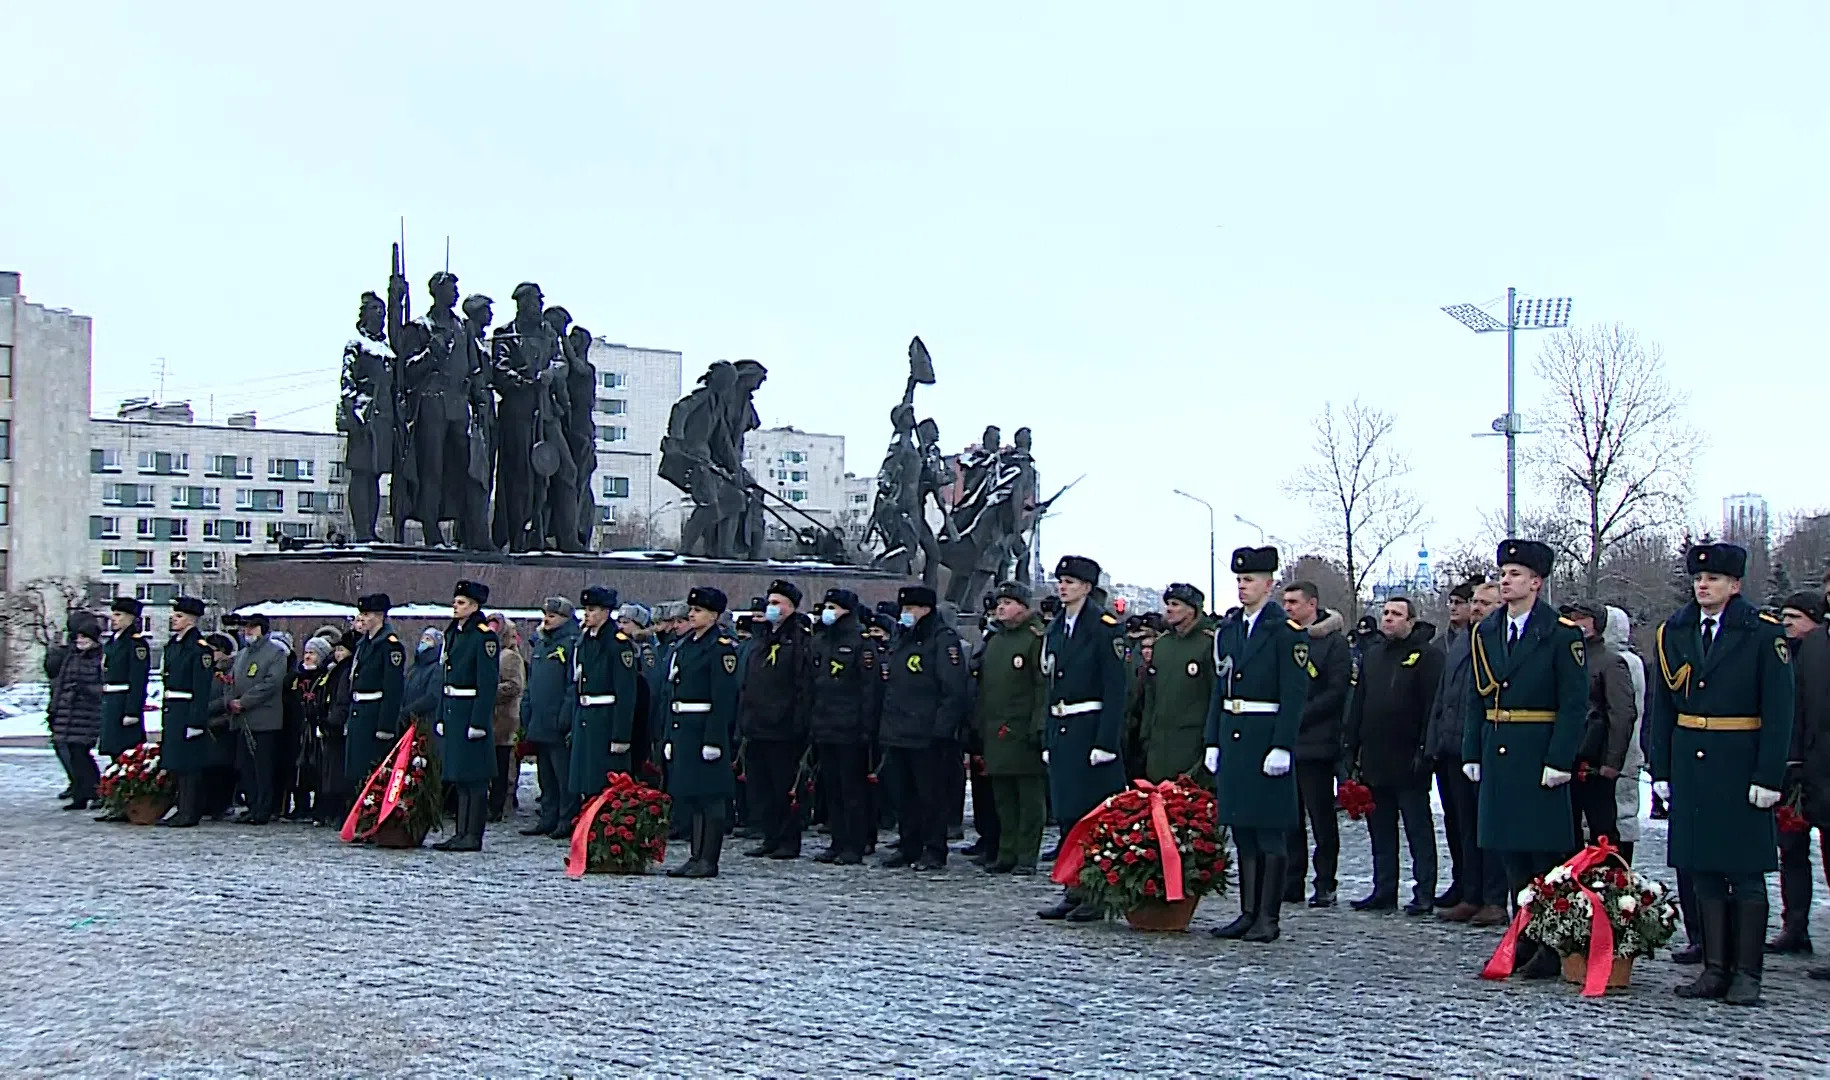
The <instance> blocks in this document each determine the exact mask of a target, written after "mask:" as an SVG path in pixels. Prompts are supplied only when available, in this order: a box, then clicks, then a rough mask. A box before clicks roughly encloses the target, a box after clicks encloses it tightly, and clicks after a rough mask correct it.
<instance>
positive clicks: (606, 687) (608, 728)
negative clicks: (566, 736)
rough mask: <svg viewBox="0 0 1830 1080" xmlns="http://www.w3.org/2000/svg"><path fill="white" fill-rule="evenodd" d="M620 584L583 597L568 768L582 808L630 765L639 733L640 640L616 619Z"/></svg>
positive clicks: (573, 796) (573, 802) (572, 809)
mask: <svg viewBox="0 0 1830 1080" xmlns="http://www.w3.org/2000/svg"><path fill="white" fill-rule="evenodd" d="M616 600H617V596H616V590H615V589H609V588H605V587H604V586H602V585H593V586H591V587H590V588H588V589H586V590H585V591H584V592H583V593H582V594H581V595H580V597H579V607H580V608H581V609H582V610H583V612H584V620H583V621H584V630H583V632H582V633H580V634H579V635H578V650H577V656H576V657H575V659H574V662H573V665H572V688H573V692H574V693H576V694H577V695H578V701H577V707H576V708H574V709H573V710H572V761H571V764H570V766H568V768H567V770H566V775H567V778H568V779H567V792H568V793H569V795H570V802H569V806H568V808H567V811H566V816H567V817H568V818H570V817H572V816H573V815H575V814H577V813H578V811H579V810H580V809H581V808H582V807H583V805H584V803H585V802H586V801H588V800H589V799H591V798H592V797H593V796H595V795H597V793H598V792H600V791H602V790H604V785H606V784H608V783H609V782H610V774H612V773H627V772H628V771H629V756H630V755H629V751H630V747H631V746H632V745H633V744H632V742H631V740H632V739H634V737H635V683H636V680H637V679H638V678H640V676H638V675H637V674H636V670H635V644H634V642H631V641H630V640H629V635H628V634H625V633H623V632H622V630H621V629H619V628H618V627H617V625H616V624H615V623H614V622H612V621H611V620H610V613H611V612H613V611H615V610H616Z"/></svg>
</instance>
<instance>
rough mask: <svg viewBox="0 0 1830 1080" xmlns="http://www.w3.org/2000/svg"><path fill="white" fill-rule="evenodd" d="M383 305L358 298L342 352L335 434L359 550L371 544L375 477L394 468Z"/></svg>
mask: <svg viewBox="0 0 1830 1080" xmlns="http://www.w3.org/2000/svg"><path fill="white" fill-rule="evenodd" d="M387 316H388V306H387V303H386V301H384V300H382V299H381V297H379V296H376V295H375V294H374V293H372V292H365V293H363V294H362V306H361V309H360V311H359V312H358V314H357V316H356V336H355V337H353V338H351V339H350V340H349V344H347V345H345V346H344V347H343V378H342V394H341V396H340V399H339V400H338V403H337V430H338V431H341V432H343V436H344V445H345V450H344V455H343V456H344V464H345V466H346V467H347V468H348V469H349V511H350V520H351V522H352V524H353V526H354V531H355V539H356V542H357V543H359V544H368V543H373V542H374V541H375V539H376V536H375V518H376V516H377V514H378V513H379V512H380V510H381V474H382V473H385V472H391V471H393V468H394V350H393V349H391V348H389V347H388V342H387V337H386V334H387Z"/></svg>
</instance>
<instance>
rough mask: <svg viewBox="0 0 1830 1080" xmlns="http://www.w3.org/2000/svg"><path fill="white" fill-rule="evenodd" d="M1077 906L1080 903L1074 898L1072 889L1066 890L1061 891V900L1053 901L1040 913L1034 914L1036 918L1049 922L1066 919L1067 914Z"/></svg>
mask: <svg viewBox="0 0 1830 1080" xmlns="http://www.w3.org/2000/svg"><path fill="white" fill-rule="evenodd" d="M1079 906H1080V901H1079V900H1076V899H1075V898H1074V891H1073V890H1072V889H1066V890H1063V891H1062V893H1061V899H1059V900H1057V901H1055V902H1054V903H1053V904H1051V905H1049V906H1048V907H1045V908H1043V909H1042V910H1041V911H1038V912H1036V918H1038V919H1048V920H1050V921H1053V920H1055V919H1065V918H1067V917H1068V912H1070V911H1073V910H1074V909H1075V908H1077V907H1079Z"/></svg>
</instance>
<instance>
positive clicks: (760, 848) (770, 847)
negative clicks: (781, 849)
mask: <svg viewBox="0 0 1830 1080" xmlns="http://www.w3.org/2000/svg"><path fill="white" fill-rule="evenodd" d="M773 854H775V845H774V844H758V845H756V846H755V847H753V848H751V849H750V850H748V851H746V852H744V853H743V857H744V858H746V859H761V858H765V857H767V856H770V855H773Z"/></svg>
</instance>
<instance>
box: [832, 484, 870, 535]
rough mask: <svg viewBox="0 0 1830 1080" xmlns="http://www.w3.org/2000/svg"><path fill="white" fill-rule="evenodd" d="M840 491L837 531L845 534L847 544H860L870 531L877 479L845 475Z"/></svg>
mask: <svg viewBox="0 0 1830 1080" xmlns="http://www.w3.org/2000/svg"><path fill="white" fill-rule="evenodd" d="M841 490H842V491H843V495H842V499H843V502H842V503H841V506H840V510H839V531H840V532H842V533H844V534H845V539H846V542H847V543H851V544H854V545H856V544H862V543H864V537H865V534H866V533H867V532H868V531H869V530H870V524H871V509H872V507H873V506H874V505H875V503H876V501H877V478H876V477H874V476H859V475H857V474H856V473H846V474H845V480H844V485H843V487H842V489H841Z"/></svg>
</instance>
